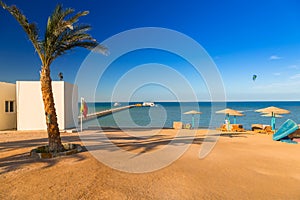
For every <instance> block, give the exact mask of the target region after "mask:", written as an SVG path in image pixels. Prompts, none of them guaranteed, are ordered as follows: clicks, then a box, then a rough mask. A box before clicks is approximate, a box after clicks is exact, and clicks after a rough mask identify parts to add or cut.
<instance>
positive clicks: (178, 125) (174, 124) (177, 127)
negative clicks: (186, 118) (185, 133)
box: [173, 122, 183, 129]
mask: <svg viewBox="0 0 300 200" xmlns="http://www.w3.org/2000/svg"><path fill="white" fill-rule="evenodd" d="M182 127H183V126H182V122H173V128H174V129H182Z"/></svg>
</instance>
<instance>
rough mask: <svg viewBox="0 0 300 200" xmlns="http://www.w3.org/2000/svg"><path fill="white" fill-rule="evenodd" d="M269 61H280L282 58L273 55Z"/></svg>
mask: <svg viewBox="0 0 300 200" xmlns="http://www.w3.org/2000/svg"><path fill="white" fill-rule="evenodd" d="M269 59H270V60H279V59H282V57H280V56H277V55H272V56H270V58H269Z"/></svg>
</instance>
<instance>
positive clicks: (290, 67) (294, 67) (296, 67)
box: [288, 65, 299, 69]
mask: <svg viewBox="0 0 300 200" xmlns="http://www.w3.org/2000/svg"><path fill="white" fill-rule="evenodd" d="M288 68H289V69H299V66H297V65H290V66H288Z"/></svg>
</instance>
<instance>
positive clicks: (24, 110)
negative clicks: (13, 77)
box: [16, 81, 78, 130]
mask: <svg viewBox="0 0 300 200" xmlns="http://www.w3.org/2000/svg"><path fill="white" fill-rule="evenodd" d="M16 88H17V90H16V92H17V93H16V97H17V129H18V130H46V129H47V126H46V118H45V111H44V104H43V100H42V92H41V84H40V82H39V81H17V84H16ZM52 92H53V96H54V103H55V109H56V114H57V122H58V125H59V129H61V130H65V129H69V128H74V127H76V126H77V124H78V88H77V86H75V85H72V84H70V83H66V82H64V81H52ZM73 116H75V117H73Z"/></svg>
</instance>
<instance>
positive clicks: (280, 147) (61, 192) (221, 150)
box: [0, 129, 300, 199]
mask: <svg viewBox="0 0 300 200" xmlns="http://www.w3.org/2000/svg"><path fill="white" fill-rule="evenodd" d="M205 133H206V132H205V130H198V132H197V135H196V138H195V140H194V142H193V144H192V145H191V146H190V147H189V148H188V150H187V151H186V152H185V153H184V154H183V155H182V156H181V157H180V158H179V159H177V160H176V161H175V162H173V163H172V164H170V165H169V166H167V167H165V168H162V169H160V170H157V171H154V172H149V173H140V174H134V173H126V172H122V171H117V170H115V169H112V168H110V167H108V166H106V165H104V164H102V163H101V162H99V161H98V160H97V159H95V158H94V157H93V156H92V155H91V154H90V153H89V151H83V152H80V153H78V154H75V155H71V156H65V157H59V158H54V159H37V158H31V157H29V151H30V150H31V149H32V148H34V147H37V146H41V145H42V144H46V143H47V134H46V132H42V131H40V132H38V131H19V132H17V131H1V132H0V173H1V174H0V183H1V184H0V199H300V159H299V155H300V145H299V144H297V145H293V144H286V143H281V142H275V141H272V136H271V135H263V134H253V133H251V132H250V133H240V134H232V135H223V136H221V137H220V138H219V140H218V142H217V143H216V145H215V147H214V149H213V150H212V151H211V152H210V154H209V155H208V156H206V157H205V158H204V159H199V156H198V155H199V151H200V147H201V145H203V138H204V137H205ZM107 134H109V135H110V137H111V140H112V141H114V142H116V143H117V144H118V145H119V146H120V147H122V145H120V144H125V143H127V144H126V145H123V147H124V150H127V151H132V152H134V153H149V152H155V151H157V149H159V148H163V146H164V145H165V144H167V143H164V140H166V141H167V140H170V139H172V138H173V137H174V134H176V131H175V130H172V129H163V130H161V131H160V132H159V138H156V139H155V140H154V139H153V138H152V139H149V140H150V141H147V138H144V139H142V140H135V139H134V138H132V137H130V136H126V134H123V133H122V132H121V131H118V130H110V131H108V132H107ZM135 134H136V133H135ZM61 136H62V140H63V142H73V143H80V139H79V137H78V134H77V133H62V134H61ZM151 140H152V141H151ZM158 140H159V142H158V143H157V142H156V143H154V141H158ZM142 144H143V145H142ZM123 147H122V148H123ZM150 147H151V148H150ZM148 151H149V152H148Z"/></svg>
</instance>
